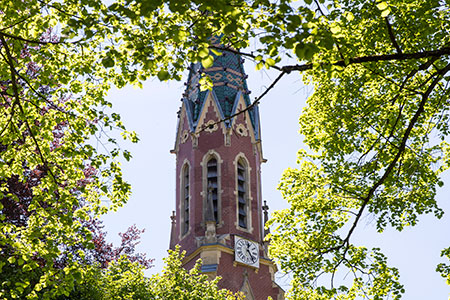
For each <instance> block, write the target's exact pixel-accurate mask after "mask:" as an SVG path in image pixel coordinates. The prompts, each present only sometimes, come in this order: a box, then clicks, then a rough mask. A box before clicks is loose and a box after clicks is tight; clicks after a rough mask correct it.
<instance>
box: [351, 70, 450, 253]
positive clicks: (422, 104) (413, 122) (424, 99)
mask: <svg viewBox="0 0 450 300" xmlns="http://www.w3.org/2000/svg"><path fill="white" fill-rule="evenodd" d="M448 71H450V64H448V65H447V66H446V67H445V68H444V69H442V70H440V71H439V72H438V74H436V77H435V78H434V80H433V81H432V82H431V84H430V86H429V87H428V89H427V90H426V91H425V93H423V94H422V100H421V101H420V103H419V107H418V109H417V111H416V113H415V114H414V116H413V118H412V119H411V121H410V123H409V125H408V128H407V129H406V131H405V134H404V135H403V139H402V141H401V143H400V145H399V147H398V151H397V154H396V155H395V157H394V159H393V160H392V161H391V163H390V164H389V166H388V167H387V169H386V171H385V172H384V174H383V176H382V177H381V178H380V179H379V180H378V181H377V182H376V183H375V184H374V185H373V186H372V188H371V189H370V190H369V192H368V194H367V196H366V197H365V198H364V200H363V203H362V205H361V208H360V209H359V212H358V215H357V216H356V218H355V221H354V222H353V224H352V227H351V228H350V230H349V232H348V234H347V237H346V238H345V239H344V243H343V245H344V244H345V243H348V241H349V239H350V236H351V235H352V233H353V231H354V230H355V228H356V225H357V224H358V221H359V219H360V218H361V216H362V213H363V212H364V209H365V207H366V206H367V204H368V203H369V201H370V199H371V198H372V196H373V194H374V193H375V191H376V190H377V189H378V188H379V187H380V186H381V185H382V184H383V183H384V181H385V180H386V179H387V177H388V176H389V175H390V174H391V172H392V170H393V169H394V167H395V165H396V164H397V162H398V160H399V159H400V157H401V155H402V154H403V151H405V148H406V142H407V141H408V138H409V135H410V134H411V131H412V129H413V128H414V126H415V125H416V123H417V120H418V119H419V116H420V115H421V114H422V113H423V111H424V107H425V103H426V102H427V100H428V97H429V96H430V94H431V92H432V91H433V89H434V88H435V86H436V85H437V84H438V82H439V81H440V80H441V78H442V76H443V75H445V74H446V73H447V72H448Z"/></svg>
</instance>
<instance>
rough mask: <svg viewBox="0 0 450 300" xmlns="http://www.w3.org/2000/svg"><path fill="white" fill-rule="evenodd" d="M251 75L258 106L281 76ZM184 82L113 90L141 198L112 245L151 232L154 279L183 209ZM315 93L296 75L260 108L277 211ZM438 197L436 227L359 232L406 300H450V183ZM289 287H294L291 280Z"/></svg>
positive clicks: (117, 219)
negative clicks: (443, 273) (178, 139)
mask: <svg viewBox="0 0 450 300" xmlns="http://www.w3.org/2000/svg"><path fill="white" fill-rule="evenodd" d="M245 69H246V71H247V74H248V75H249V78H248V86H249V89H250V90H251V91H252V93H251V95H250V96H251V99H254V98H255V97H256V96H258V95H260V94H261V92H262V91H264V88H265V86H267V85H268V84H270V80H271V79H274V78H275V77H276V75H277V74H276V73H270V74H268V73H267V72H265V71H259V72H256V71H254V64H253V63H252V62H246V65H245ZM183 91H184V85H183V82H169V83H161V82H159V81H158V80H153V81H149V82H147V83H146V84H145V85H144V89H142V90H141V89H133V88H131V87H130V88H126V89H123V90H120V91H112V92H111V93H110V96H109V100H110V101H111V102H113V109H114V111H116V112H118V113H120V114H121V116H122V119H123V121H124V123H125V125H126V126H127V128H128V129H130V130H135V131H137V132H138V134H139V137H140V139H141V141H140V142H139V143H138V144H137V145H130V144H127V143H122V145H123V146H124V148H126V149H128V150H130V151H131V152H132V154H133V159H132V160H131V162H129V163H124V164H123V171H124V176H125V178H126V180H127V181H128V182H130V183H131V184H132V188H133V195H132V196H131V199H130V200H129V202H128V204H127V205H126V206H125V207H123V208H121V209H119V211H118V212H116V213H110V214H108V215H107V216H106V217H104V220H105V224H106V227H105V229H106V230H107V231H108V238H109V239H110V240H113V241H115V242H117V241H118V237H117V233H118V232H123V231H125V230H126V228H127V227H128V226H130V225H132V224H136V225H137V226H138V227H139V228H145V229H146V232H145V233H144V235H143V236H142V243H141V244H140V245H139V247H138V250H139V251H140V252H146V253H147V255H148V257H151V258H155V267H154V268H152V269H150V271H149V272H148V274H152V273H155V272H159V271H160V270H161V268H162V265H163V263H162V258H163V257H165V256H166V253H167V252H166V251H167V248H168V245H169V235H170V219H169V216H170V215H171V211H172V210H173V209H174V208H175V171H174V170H175V156H174V155H173V154H170V153H169V151H170V150H171V149H172V148H173V146H174V142H175V130H176V124H177V116H176V112H177V111H178V108H179V107H180V104H181V102H180V99H181V94H182V93H183ZM311 93H312V88H311V87H305V86H303V84H302V82H301V77H300V76H299V75H298V74H291V75H289V76H287V77H285V78H284V79H282V81H281V82H280V83H279V85H277V86H276V87H275V88H274V89H273V90H272V91H270V93H269V94H268V95H267V96H266V97H265V98H263V100H262V101H261V104H260V114H261V131H262V145H263V154H264V157H265V158H266V159H268V162H267V163H266V164H264V165H263V168H262V182H263V183H262V184H263V186H262V188H263V199H265V200H267V202H268V204H269V206H270V210H271V211H273V209H281V208H285V207H287V203H286V202H285V201H284V200H283V199H282V198H281V195H280V193H279V192H278V191H277V190H276V186H277V184H278V182H279V179H280V177H281V173H282V171H283V170H284V169H285V168H287V167H295V162H296V152H297V151H298V150H299V149H300V147H304V146H303V144H302V143H301V136H300V135H299V134H298V116H299V114H300V112H301V110H302V107H304V105H305V102H306V98H307V97H308V96H309V95H310V94H311ZM444 181H445V182H446V185H444V187H443V188H441V189H440V190H439V192H438V199H439V203H440V205H441V207H442V208H444V210H447V211H448V215H447V214H446V215H444V217H443V219H441V220H440V221H439V220H436V219H435V218H434V217H433V216H425V217H422V220H421V222H419V224H418V226H416V227H414V228H407V229H406V230H404V232H402V233H398V232H395V231H391V230H387V232H385V233H383V234H377V233H376V232H375V224H374V222H373V221H372V220H371V219H370V217H366V218H365V219H364V220H363V221H364V222H363V223H361V225H363V226H360V228H359V230H358V231H357V232H356V233H357V237H356V239H357V240H358V241H360V243H361V244H362V245H366V246H369V247H380V248H382V251H383V252H384V253H385V254H386V255H387V256H388V258H389V263H390V265H393V266H396V267H398V268H399V269H400V274H401V281H402V283H403V284H404V285H405V288H406V294H405V295H404V297H403V299H406V300H423V299H447V298H448V296H449V293H450V287H449V286H447V285H446V284H445V280H444V279H443V278H441V277H440V276H439V274H437V273H436V272H435V268H436V265H437V263H438V262H439V261H440V258H439V253H440V250H441V249H443V248H445V247H448V246H450V203H449V201H448V200H450V176H449V175H448V174H447V176H446V178H445V180H444ZM281 284H282V285H283V286H284V287H285V288H287V286H286V278H285V279H283V280H282V282H281Z"/></svg>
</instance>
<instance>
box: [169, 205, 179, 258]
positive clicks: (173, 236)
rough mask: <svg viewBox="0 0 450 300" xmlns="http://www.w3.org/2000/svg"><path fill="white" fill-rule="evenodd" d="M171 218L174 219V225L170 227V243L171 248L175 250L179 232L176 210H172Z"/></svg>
mask: <svg viewBox="0 0 450 300" xmlns="http://www.w3.org/2000/svg"><path fill="white" fill-rule="evenodd" d="M170 219H171V220H172V227H171V229H170V243H169V249H171V250H174V249H175V241H176V239H177V233H176V216H175V211H174V210H173V211H172V215H171V216H170Z"/></svg>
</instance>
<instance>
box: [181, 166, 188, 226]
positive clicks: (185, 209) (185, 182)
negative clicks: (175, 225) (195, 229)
mask: <svg viewBox="0 0 450 300" xmlns="http://www.w3.org/2000/svg"><path fill="white" fill-rule="evenodd" d="M182 213H183V217H184V218H183V234H185V233H186V232H188V230H189V166H188V165H186V166H185V167H184V169H183V212H182Z"/></svg>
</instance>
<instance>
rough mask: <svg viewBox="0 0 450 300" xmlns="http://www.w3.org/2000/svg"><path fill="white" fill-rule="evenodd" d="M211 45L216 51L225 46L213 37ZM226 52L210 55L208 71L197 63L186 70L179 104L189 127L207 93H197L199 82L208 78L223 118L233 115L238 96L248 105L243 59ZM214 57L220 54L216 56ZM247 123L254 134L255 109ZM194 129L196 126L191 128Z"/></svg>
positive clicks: (255, 123) (256, 119)
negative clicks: (188, 119) (184, 108)
mask: <svg viewBox="0 0 450 300" xmlns="http://www.w3.org/2000/svg"><path fill="white" fill-rule="evenodd" d="M210 42H211V45H213V46H214V47H215V48H216V49H226V48H228V47H227V46H226V45H222V44H221V37H218V36H213V37H211V38H210ZM229 49H230V50H217V51H214V52H212V51H210V55H212V56H213V57H214V63H213V65H212V66H211V67H209V68H204V67H203V66H202V64H201V63H200V62H197V63H195V64H191V66H190V68H189V77H188V80H187V82H186V84H185V85H186V90H185V92H184V94H183V101H184V103H185V105H186V106H187V107H188V108H187V110H188V111H189V114H188V117H189V118H190V119H191V121H192V124H196V123H197V121H198V118H199V116H200V113H201V110H202V107H203V103H204V102H205V100H206V95H207V93H208V91H200V84H199V82H200V79H201V78H202V77H204V76H208V77H209V78H210V79H211V81H212V83H213V89H212V91H211V92H212V93H214V95H215V97H216V99H217V102H218V105H219V107H220V110H221V113H223V116H222V117H223V118H226V117H229V116H230V115H232V114H233V109H234V107H235V104H236V100H237V98H238V96H239V95H242V96H243V97H244V100H245V102H246V104H247V105H250V104H251V100H250V97H249V94H250V91H249V89H248V87H247V81H246V79H247V77H248V76H247V75H246V74H245V71H244V59H243V58H242V57H241V56H240V55H239V52H238V51H236V50H233V49H232V48H229ZM216 53H220V54H219V55H217V54H216ZM249 114H250V119H251V122H252V124H253V127H254V130H255V131H258V128H257V127H258V112H257V109H256V108H255V109H252V110H250V111H249ZM195 126H196V125H195Z"/></svg>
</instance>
